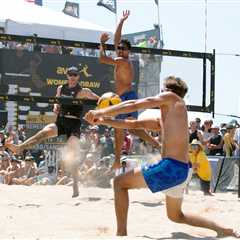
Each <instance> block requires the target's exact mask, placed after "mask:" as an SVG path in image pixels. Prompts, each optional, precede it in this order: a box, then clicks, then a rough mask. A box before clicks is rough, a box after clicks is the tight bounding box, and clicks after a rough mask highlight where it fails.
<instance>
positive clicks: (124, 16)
mask: <svg viewBox="0 0 240 240" xmlns="http://www.w3.org/2000/svg"><path fill="white" fill-rule="evenodd" d="M129 15H130V11H129V10H125V11H123V16H122V19H121V20H122V21H125V20H126V19H127V18H128V16H129Z"/></svg>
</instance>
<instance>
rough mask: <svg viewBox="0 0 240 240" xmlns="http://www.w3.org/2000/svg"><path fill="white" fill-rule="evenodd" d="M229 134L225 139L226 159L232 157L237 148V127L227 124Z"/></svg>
mask: <svg viewBox="0 0 240 240" xmlns="http://www.w3.org/2000/svg"><path fill="white" fill-rule="evenodd" d="M226 129H227V133H226V134H225V135H224V137H223V141H224V152H225V156H226V157H232V156H233V153H234V151H235V149H236V147H237V144H236V143H235V141H234V134H235V127H234V126H233V125H232V124H227V126H226Z"/></svg>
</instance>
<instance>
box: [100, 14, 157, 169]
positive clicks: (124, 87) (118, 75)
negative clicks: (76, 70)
mask: <svg viewBox="0 0 240 240" xmlns="http://www.w3.org/2000/svg"><path fill="white" fill-rule="evenodd" d="M129 15H130V11H128V10H126V11H124V12H123V16H122V18H121V20H120V22H119V24H118V26H117V29H116V32H115V35H114V45H115V51H116V54H117V57H116V58H112V57H110V56H107V55H106V52H105V49H106V46H105V43H106V42H107V41H108V40H109V39H110V36H109V34H108V33H103V34H102V35H101V37H100V43H101V44H100V58H99V61H100V63H104V64H110V65H113V66H114V78H115V89H116V93H117V94H118V95H119V96H120V98H121V99H122V101H127V100H135V99H137V98H138V97H137V93H136V92H135V91H134V90H133V89H132V85H133V80H134V77H135V76H134V67H133V64H132V62H131V61H130V59H129V56H130V50H131V43H130V42H129V41H128V40H127V39H121V33H122V27H123V23H124V22H125V20H127V19H128V17H129ZM126 118H131V119H137V118H138V112H137V111H134V112H131V113H127V114H120V115H119V116H117V119H126ZM130 133H132V134H134V135H137V136H138V137H140V138H141V139H142V140H144V141H146V142H149V143H150V144H151V145H153V146H154V147H157V148H159V149H160V145H159V142H158V141H156V140H155V139H154V138H153V137H151V136H150V135H149V134H148V133H147V132H146V130H144V129H130ZM123 142H124V130H123V129H117V128H116V129H115V162H114V164H113V166H112V169H116V168H120V167H121V164H120V158H121V151H122V146H123Z"/></svg>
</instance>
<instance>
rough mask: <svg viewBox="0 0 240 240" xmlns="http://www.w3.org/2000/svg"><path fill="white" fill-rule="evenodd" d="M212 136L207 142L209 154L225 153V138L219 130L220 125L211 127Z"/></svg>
mask: <svg viewBox="0 0 240 240" xmlns="http://www.w3.org/2000/svg"><path fill="white" fill-rule="evenodd" d="M211 133H212V136H211V138H210V139H209V143H208V144H207V147H208V150H209V155H223V138H222V136H221V134H220V132H219V127H218V126H216V125H215V126H213V127H212V128H211Z"/></svg>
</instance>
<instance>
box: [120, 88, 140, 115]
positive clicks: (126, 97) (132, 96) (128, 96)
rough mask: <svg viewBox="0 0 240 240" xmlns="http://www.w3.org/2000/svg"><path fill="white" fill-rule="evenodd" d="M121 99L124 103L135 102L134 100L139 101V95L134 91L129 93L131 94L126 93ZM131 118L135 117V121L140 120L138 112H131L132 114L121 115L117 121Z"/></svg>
mask: <svg viewBox="0 0 240 240" xmlns="http://www.w3.org/2000/svg"><path fill="white" fill-rule="evenodd" d="M120 98H121V99H122V101H123V102H124V101H127V100H134V99H138V96H137V93H136V92H134V91H129V92H125V93H124V94H122V95H121V96H120ZM129 117H133V118H135V119H137V118H138V112H131V113H124V114H119V115H118V116H117V117H116V119H126V118H129Z"/></svg>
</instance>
